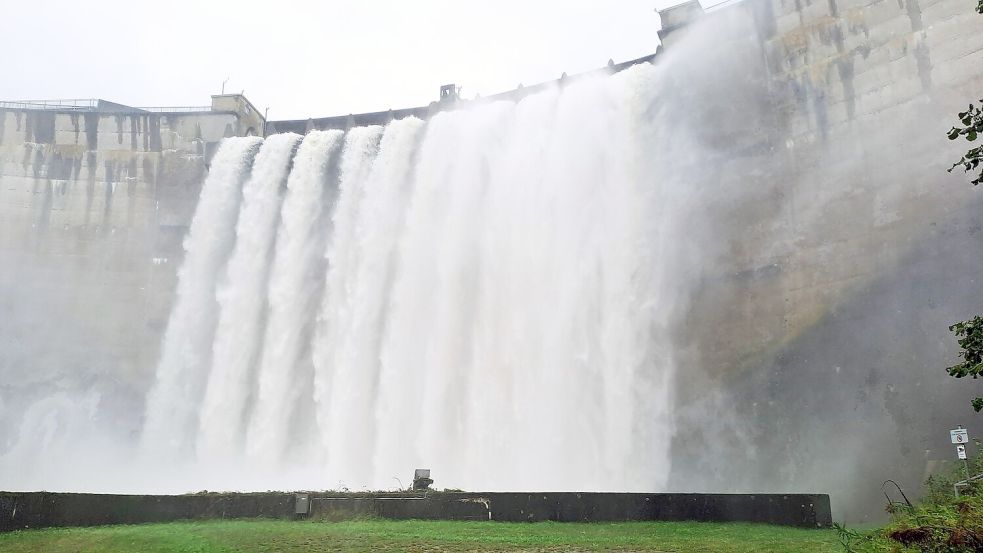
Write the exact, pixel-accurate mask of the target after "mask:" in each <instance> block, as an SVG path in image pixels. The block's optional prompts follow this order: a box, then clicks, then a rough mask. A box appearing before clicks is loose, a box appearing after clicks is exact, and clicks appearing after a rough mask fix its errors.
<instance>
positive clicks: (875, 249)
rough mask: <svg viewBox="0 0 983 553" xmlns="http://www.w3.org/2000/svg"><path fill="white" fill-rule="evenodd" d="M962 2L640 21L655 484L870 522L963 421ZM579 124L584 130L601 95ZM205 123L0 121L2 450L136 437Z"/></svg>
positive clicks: (981, 52)
mask: <svg viewBox="0 0 983 553" xmlns="http://www.w3.org/2000/svg"><path fill="white" fill-rule="evenodd" d="M972 7H973V6H971V5H969V4H967V3H966V2H963V1H959V0H937V1H934V2H926V1H924V0H921V1H919V0H901V1H900V2H899V1H898V0H881V1H874V2H870V1H867V0H855V1H853V0H851V1H836V0H822V1H818V0H817V1H812V2H806V1H805V0H747V1H745V2H741V3H736V4H733V5H729V6H727V7H723V8H720V9H717V10H715V11H713V12H712V13H708V14H704V13H703V12H702V10H700V9H699V8H698V6H694V5H693V4H692V3H690V4H685V5H683V6H680V7H677V8H673V9H671V10H667V11H665V12H663V14H662V17H663V31H662V32H661V33H660V34H661V39H662V48H661V49H660V51H659V53H658V54H657V55H655V56H654V57H653V58H651V62H652V64H653V65H654V66H655V70H654V73H653V74H654V75H655V78H653V79H652V80H651V84H650V86H652V87H656V88H658V95H657V96H658V99H657V100H656V101H654V102H652V104H651V105H649V106H647V107H646V108H645V110H644V111H643V112H642V115H641V116H639V117H638V119H636V120H635V121H632V122H631V126H632V129H633V132H637V133H638V134H636V135H633V136H643V137H645V138H646V139H649V138H650V139H651V142H646V144H650V143H651V144H657V145H659V149H658V151H655V150H653V151H650V152H649V153H648V154H647V155H639V156H637V157H631V158H630V159H629V161H626V162H625V164H626V165H632V166H633V167H634V166H635V165H640V166H645V167H650V168H651V171H650V172H649V173H647V174H646V175H647V176H646V177H645V179H644V182H645V183H647V184H649V185H651V186H652V187H653V189H660V190H661V189H663V188H665V189H669V190H672V191H673V194H675V195H673V196H672V201H673V202H675V203H672V205H673V206H675V207H678V208H679V210H680V211H679V213H681V214H682V215H679V216H678V219H683V220H677V218H673V217H669V216H667V215H666V214H665V213H662V212H658V215H655V214H653V215H651V216H650V218H651V219H656V220H661V219H659V217H662V218H664V219H665V220H666V221H667V222H666V223H665V225H664V226H663V227H662V231H661V232H663V233H664V236H665V239H664V242H665V243H661V244H660V245H659V247H660V248H662V249H661V250H660V251H664V252H667V253H666V257H664V258H660V259H658V260H656V261H657V262H656V263H653V265H657V266H659V267H660V268H662V267H668V268H667V269H663V270H664V271H667V272H666V276H665V279H666V280H667V281H669V282H670V283H671V284H672V286H671V287H669V288H667V290H669V291H670V292H671V294H670V295H671V296H672V298H673V302H672V303H671V304H659V305H667V307H666V308H665V309H664V310H663V313H664V318H663V319H661V320H660V321H659V324H658V325H656V326H657V327H658V329H659V330H658V331H651V332H652V335H657V336H656V337H655V338H653V342H654V343H655V342H657V343H659V345H660V347H664V348H665V350H666V351H668V352H669V353H668V354H667V355H666V356H667V358H671V364H672V365H673V366H674V367H677V369H675V371H676V372H675V373H674V377H673V378H672V379H670V380H668V381H667V382H668V384H667V386H670V387H671V389H672V394H671V395H672V398H671V401H670V402H669V403H666V404H659V405H661V406H664V407H665V409H666V410H667V411H661V410H659V409H657V408H656V407H659V406H654V407H652V409H653V410H652V411H650V412H644V413H642V414H638V415H637V416H636V417H635V421H634V422H633V423H632V424H636V425H638V426H639V428H638V429H637V430H636V431H635V432H636V433H635V435H634V436H635V438H636V439H637V440H638V441H639V442H641V443H648V442H651V441H652V439H651V436H647V435H646V434H645V429H644V428H643V427H644V425H643V424H641V423H639V422H638V421H646V420H658V421H660V423H659V424H665V425H666V426H665V428H671V436H672V437H671V440H670V441H671V443H670V444H666V445H665V451H664V452H663V453H664V454H665V455H667V459H668V461H669V463H668V465H667V467H668V468H665V471H666V474H665V475H663V476H664V478H660V479H658V481H659V482H660V483H661V486H662V488H663V489H665V490H670V491H701V492H719V491H735V492H759V491H760V492H779V493H784V492H788V491H824V492H825V491H829V492H830V493H831V495H832V497H833V502H834V508H835V509H841V510H842V511H840V514H842V515H844V516H853V517H860V516H861V513H865V512H871V511H872V510H877V509H878V508H879V507H878V506H877V505H878V504H879V502H880V501H881V500H882V498H881V496H880V493H879V485H880V483H881V482H882V481H883V480H884V479H886V478H888V477H891V478H895V479H900V480H901V481H902V482H903V483H904V484H905V485H906V487H908V488H913V487H915V486H916V485H917V483H918V482H919V481H920V480H921V479H922V478H923V477H924V476H925V474H926V473H927V472H928V471H930V470H933V469H934V468H937V467H938V466H940V465H941V464H942V463H943V462H944V461H945V460H947V459H949V458H950V457H951V451H949V445H948V442H947V439H946V434H945V430H946V429H948V428H951V427H953V426H952V425H954V424H958V423H962V424H964V425H967V426H969V427H970V428H971V429H972V424H971V423H970V422H968V421H969V420H970V419H969V417H971V416H972V412H971V410H970V408H969V404H968V399H969V398H970V397H971V396H973V395H974V394H973V390H971V389H968V388H969V387H967V386H966V385H965V384H964V383H962V382H955V381H952V379H949V378H947V377H946V376H945V374H944V372H942V369H941V368H942V367H944V366H946V365H948V364H951V363H949V362H948V361H949V360H950V359H951V358H952V356H953V352H954V348H955V343H954V340H953V339H952V338H951V337H950V336H949V333H948V331H947V330H946V327H947V326H948V325H949V324H951V323H952V322H955V321H957V320H962V319H965V318H968V317H970V316H972V315H974V314H978V313H980V312H983V300H981V298H983V295H981V294H979V286H980V285H979V282H978V280H977V279H976V278H975V276H974V275H978V274H979V273H980V270H981V268H983V256H981V255H980V254H983V235H981V234H980V228H981V222H980V218H979V215H978V214H979V212H980V206H981V202H983V199H981V197H980V195H979V193H978V191H974V190H972V187H971V186H970V185H969V184H968V180H969V179H967V178H965V177H964V176H963V175H957V174H947V173H946V172H945V169H946V168H948V166H949V164H950V163H951V162H952V161H954V160H955V159H956V158H958V157H959V155H960V154H961V151H960V149H961V146H962V145H961V144H952V143H950V142H948V141H947V140H946V139H945V131H946V130H948V128H949V127H950V126H951V124H952V123H953V122H954V121H955V119H954V115H955V113H956V112H957V111H959V110H961V109H964V108H965V104H966V103H968V102H970V101H974V100H978V99H979V95H980V94H981V90H983V63H981V62H983V17H980V16H978V15H976V14H974V13H973V10H972ZM653 42H654V37H653ZM619 68H620V67H619ZM573 81H575V80H574V79H570V80H569V82H568V80H567V79H564V82H561V83H558V84H550V83H547V84H545V85H543V86H542V87H540V88H534V87H527V88H529V89H531V90H524V91H523V92H514V93H511V94H512V95H513V96H508V95H507V96H506V97H501V98H485V99H483V100H481V101H475V102H464V101H458V102H456V103H453V104H443V105H442V104H439V103H438V104H437V105H436V106H428V107H421V108H412V109H408V110H396V111H393V112H379V113H376V114H363V115H351V116H347V115H344V116H339V117H328V118H320V119H311V120H307V121H274V122H269V123H268V124H265V123H262V122H261V123H262V124H264V125H265V128H266V129H267V131H269V132H282V131H293V132H301V133H303V132H308V131H311V130H319V129H320V130H324V129H340V130H349V129H351V128H355V127H359V126H362V125H385V124H387V123H389V122H390V121H392V120H397V121H398V120H401V119H404V118H409V117H411V116H412V117H419V118H427V117H431V116H434V118H435V119H436V114H437V113H441V114H445V115H448V116H449V117H448V118H450V116H453V115H454V114H455V113H460V112H463V111H464V109H462V108H467V107H473V108H479V107H481V106H494V105H495V101H494V100H496V99H501V100H518V99H519V97H525V98H526V99H535V98H536V97H538V96H535V92H543V91H545V92H547V93H549V92H550V91H552V90H556V88H557V86H559V87H560V88H562V89H566V88H567V87H570V90H573V84H572V82H573ZM519 105H520V106H527V105H531V104H530V103H528V102H527V101H526V100H523V101H522V102H521V103H520V104H519ZM580 108H581V109H582V110H583V114H584V120H585V121H588V122H590V121H594V120H593V119H592V118H591V117H592V116H593V115H595V114H597V113H599V112H603V111H604V110H605V109H608V104H604V103H602V104H596V103H589V102H586V101H585V103H584V104H583V105H582V106H580ZM530 109H531V108H530ZM220 111H221V110H220ZM227 111H228V113H224V112H223V113H214V114H211V113H210V114H160V115H155V114H130V115H119V114H111V113H105V114H100V113H81V114H77V113H61V112H50V111H38V110H32V109H6V110H3V111H0V115H2V116H3V117H2V118H0V121H2V123H0V124H2V127H0V130H2V132H0V136H2V138H3V140H2V143H0V160H2V162H3V164H2V171H0V175H2V177H0V221H2V223H0V224H2V228H3V233H2V235H0V256H2V257H0V259H2V261H3V264H2V268H0V285H2V288H0V294H2V295H0V298H2V303H0V305H2V306H3V308H4V309H5V311H6V313H8V314H12V316H8V317H4V318H3V320H0V328H2V329H3V332H2V333H0V335H2V336H3V338H2V340H3V344H2V347H3V350H2V351H3V358H2V364H0V367H2V369H3V371H4V373H5V374H7V375H10V378H6V379H4V382H3V383H0V414H2V415H3V417H4V419H5V420H12V421H16V423H15V424H12V425H9V426H6V427H5V428H3V429H0V455H7V456H8V459H15V458H16V459H26V458H30V455H31V454H32V452H33V454H36V455H42V454H43V452H44V451H45V450H46V448H50V447H55V445H52V444H56V443H57V435H59V433H62V432H65V428H68V429H70V430H69V431H68V432H70V433H76V434H77V433H82V434H83V435H87V436H89V435H91V439H92V440H95V441H97V442H98V441H99V440H106V441H108V442H116V441H119V442H130V443H132V442H136V441H138V439H139V435H140V434H141V432H142V424H143V422H142V417H143V415H142V413H143V412H144V410H145V409H146V406H145V404H144V401H145V399H144V398H145V397H146V394H147V391H148V390H149V389H150V388H151V386H152V384H153V381H154V371H155V366H156V364H157V360H158V357H159V353H158V351H159V344H160V342H161V338H162V335H163V333H164V329H165V327H166V326H167V318H168V313H169V311H170V310H171V307H172V304H173V302H172V298H173V290H174V288H175V286H176V279H177V271H178V268H179V267H180V264H181V257H182V252H183V249H182V245H181V240H182V238H183V237H184V235H185V232H186V229H187V226H188V225H189V224H190V221H191V217H192V214H193V213H194V211H195V208H196V199H197V197H198V192H199V189H200V185H201V180H202V178H203V175H204V173H205V166H206V161H207V160H208V159H210V157H209V155H210V152H211V150H212V149H213V148H214V146H209V144H210V143H214V142H216V141H218V140H219V139H220V138H222V137H223V136H240V135H245V134H247V131H248V129H249V128H250V127H252V128H254V129H256V128H262V127H258V126H255V125H254V124H246V123H245V122H244V120H245V118H246V117H255V116H256V115H257V114H252V115H248V114H246V115H243V114H240V113H239V112H238V111H237V110H236V109H229V110H227ZM605 113H606V112H605ZM52 120H53V121H54V123H51V121H52ZM90 120H92V122H93V123H92V124H91V125H89V124H88V121H90ZM615 120H616V119H611V120H607V119H605V120H603V122H604V123H605V125H602V124H598V125H597V126H595V127H591V128H590V129H589V132H585V135H590V134H591V133H593V134H594V135H595V136H599V135H601V134H602V133H603V132H606V129H608V128H609V126H606V123H610V121H615ZM544 121H546V119H544ZM653 122H657V123H658V124H654V123H653ZM639 129H640V130H639ZM421 132H423V131H421ZM535 132H536V129H535V128H533V127H530V128H529V129H528V131H527V133H526V135H525V136H528V135H529V134H532V133H535ZM660 132H662V133H663V134H660ZM666 135H669V136H666ZM462 140H463V139H462ZM622 146H624V148H629V147H631V145H630V144H629V145H624V144H623V145H622ZM457 147H458V145H457V144H456V143H453V142H448V143H447V144H446V148H448V152H449V154H448V155H449V156H453V155H457V154H456V152H458V150H455V149H454V148H457ZM646 164H648V165H646ZM488 171H490V170H488ZM478 174H482V173H481V172H479V173H478ZM694 190H695V191H698V193H696V192H693V193H692V194H691V192H692V191H694ZM974 192H977V193H975V194H974ZM558 205H566V204H558ZM583 214H584V217H583V219H582V220H589V215H591V214H592V212H591V211H590V210H586V211H584V212H583ZM598 232H599V233H600V231H598ZM491 269H492V268H490V269H489V270H491ZM583 299H584V302H585V303H587V302H589V301H590V300H591V298H589V297H584V298H583ZM507 345H508V346H510V347H513V346H515V344H507ZM507 349H508V348H507ZM587 364H588V365H589V363H587ZM52 390H55V392H53V391H52ZM585 394H586V392H585ZM544 397H545V396H544ZM583 397H586V398H588V399H589V398H592V397H593V396H590V395H585V396H583ZM640 401H641V400H640ZM588 403H589V402H588ZM590 406H591V408H593V407H594V404H593V403H590ZM91 427H100V428H108V429H109V430H108V432H107V431H103V430H100V431H99V432H94V431H91V430H90V428H91ZM660 428H663V427H660ZM660 431H661V430H660ZM25 432H28V433H30V432H34V433H35V434H36V435H45V436H49V437H46V438H45V439H44V440H41V441H38V440H33V439H24V438H23V436H25V435H27V434H25ZM45 432H47V434H45ZM106 436H109V437H108V438H107V437H106ZM598 439H599V440H600V439H601V438H598ZM45 440H46V441H45ZM598 443H601V442H598ZM3 447H5V448H6V449H2V448H3ZM32 448H33V449H32ZM597 449H604V448H603V447H601V446H597ZM624 451H631V449H630V447H626V448H625V449H624ZM660 451H662V450H660ZM15 453H16V454H17V455H18V456H19V457H15V456H14V454H15ZM660 454H661V453H660ZM634 458H637V456H635V457H634ZM584 462H585V463H587V461H584ZM622 462H624V460H622ZM655 464H656V463H653V466H654V465H655ZM639 467H641V464H639ZM659 467H660V468H659V470H663V468H662V466H661V465H659ZM14 468H15V469H16V470H23V471H25V472H26V470H27V467H25V466H23V465H14ZM7 470H8V471H9V470H11V469H10V468H9V467H7ZM639 470H640V471H641V470H642V468H639ZM650 470H655V469H653V468H651V467H650ZM438 474H439V472H438ZM328 478H331V477H330V476H329V477H328ZM339 478H340V476H339ZM502 478H503V479H504V480H501V482H502V484H501V486H502V487H503V488H508V487H509V486H511V482H510V481H508V480H507V476H502ZM584 478H585V480H586V477H584ZM636 481H637V482H648V481H649V480H643V479H642V478H639V479H638V480H636ZM6 482H7V481H0V487H3V485H4V484H5V483H6ZM99 485H100V484H94V486H99ZM565 485H566V486H567V487H568V488H570V489H580V488H581V486H580V485H578V480H576V478H573V477H571V478H570V479H569V484H566V483H565ZM8 486H9V485H8ZM639 486H640V487H641V485H639ZM91 489H94V488H90V490H91ZM637 491H642V490H637Z"/></svg>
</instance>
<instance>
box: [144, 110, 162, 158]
mask: <svg viewBox="0 0 983 553" xmlns="http://www.w3.org/2000/svg"><path fill="white" fill-rule="evenodd" d="M146 134H147V135H148V137H149V139H150V147H149V148H147V151H149V152H159V151H161V149H162V147H161V146H162V140H161V137H160V115H149V116H147V130H146Z"/></svg>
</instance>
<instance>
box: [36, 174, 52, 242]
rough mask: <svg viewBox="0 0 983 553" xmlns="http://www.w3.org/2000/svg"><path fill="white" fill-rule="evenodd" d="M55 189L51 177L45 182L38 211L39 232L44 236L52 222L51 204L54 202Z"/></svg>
mask: <svg viewBox="0 0 983 553" xmlns="http://www.w3.org/2000/svg"><path fill="white" fill-rule="evenodd" d="M53 196H54V191H53V190H52V185H51V179H46V180H45V182H44V195H43V196H42V198H41V207H40V209H39V211H38V218H37V234H38V235H39V236H43V235H44V234H47V232H48V226H49V225H50V224H51V205H52V203H53V202H54V198H53Z"/></svg>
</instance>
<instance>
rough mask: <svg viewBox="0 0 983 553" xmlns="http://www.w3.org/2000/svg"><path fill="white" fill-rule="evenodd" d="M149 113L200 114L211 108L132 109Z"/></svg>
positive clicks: (155, 107) (157, 107)
mask: <svg viewBox="0 0 983 553" xmlns="http://www.w3.org/2000/svg"><path fill="white" fill-rule="evenodd" d="M134 109H138V110H141V111H149V112H151V113H189V112H193V113H200V112H202V111H212V106H163V107H160V106H153V107H138V108H134Z"/></svg>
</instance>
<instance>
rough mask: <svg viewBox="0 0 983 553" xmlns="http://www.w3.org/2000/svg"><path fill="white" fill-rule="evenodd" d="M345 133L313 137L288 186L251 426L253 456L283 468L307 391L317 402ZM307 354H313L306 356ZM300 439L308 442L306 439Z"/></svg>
mask: <svg viewBox="0 0 983 553" xmlns="http://www.w3.org/2000/svg"><path fill="white" fill-rule="evenodd" d="M341 140H342V133H341V131H314V132H311V133H310V134H308V135H307V137H306V138H305V139H304V143H303V145H302V146H301V147H300V150H299V151H298V152H297V157H296V159H295V160H294V168H293V171H292V172H291V173H290V180H289V181H288V182H287V198H286V200H284V203H283V216H282V219H281V221H280V229H279V230H278V231H277V240H276V245H277V248H276V257H275V258H274V263H273V274H272V276H271V278H270V287H269V305H270V313H269V320H268V322H267V326H266V338H265V340H264V348H263V356H262V360H261V362H260V365H259V367H260V371H259V381H258V386H257V390H256V392H257V394H256V409H255V413H254V415H253V418H252V421H251V426H250V428H249V441H248V453H249V455H250V456H251V457H254V458H256V457H259V458H262V459H265V460H266V461H269V462H273V463H275V462H277V461H279V460H280V458H281V457H282V456H283V454H284V453H285V452H286V451H285V450H286V449H287V445H288V444H289V443H290V439H289V437H290V435H291V433H292V432H291V426H292V423H293V425H295V426H297V427H300V428H304V425H303V424H302V421H298V420H297V418H298V417H301V416H304V415H305V414H307V416H308V417H309V416H310V414H309V410H306V412H305V410H304V409H302V406H303V402H304V399H305V397H304V393H305V392H306V393H307V396H306V399H308V400H309V401H310V400H311V396H310V389H311V386H312V384H313V380H314V375H313V365H312V363H313V361H312V359H311V357H310V348H309V347H308V346H307V343H309V341H310V338H311V333H312V327H313V322H314V316H315V313H316V306H317V303H316V301H313V300H315V298H317V296H318V292H319V291H320V284H321V282H322V281H323V277H321V276H320V275H319V274H318V271H319V270H320V271H322V272H323V269H324V264H323V263H320V262H319V261H320V260H322V259H323V252H324V240H325V235H326V233H327V230H328V229H327V228H325V227H326V226H327V225H326V224H325V219H327V217H322V211H323V209H322V207H323V206H327V207H328V208H329V209H330V207H331V206H333V205H334V198H335V188H334V185H335V183H331V182H328V179H329V178H330V177H331V171H330V169H331V164H332V162H333V161H334V159H333V158H334V156H335V155H336V151H337V150H338V148H339V146H340V145H341ZM305 354H306V355H305ZM301 439H302V440H304V439H309V437H308V436H301Z"/></svg>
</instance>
